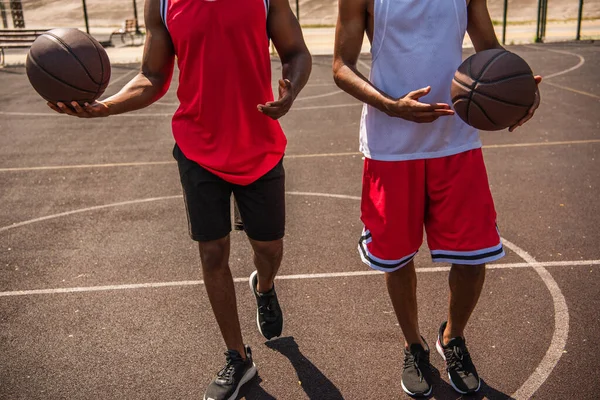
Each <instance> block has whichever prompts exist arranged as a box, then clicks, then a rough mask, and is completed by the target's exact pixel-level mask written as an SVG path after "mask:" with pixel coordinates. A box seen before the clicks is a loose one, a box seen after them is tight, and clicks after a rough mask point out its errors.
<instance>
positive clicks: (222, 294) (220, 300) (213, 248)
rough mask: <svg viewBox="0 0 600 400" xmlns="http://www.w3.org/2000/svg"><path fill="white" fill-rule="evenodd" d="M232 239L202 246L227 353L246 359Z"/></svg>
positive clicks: (204, 269)
mask: <svg viewBox="0 0 600 400" xmlns="http://www.w3.org/2000/svg"><path fill="white" fill-rule="evenodd" d="M229 243H230V242H229V235H228V236H227V237H225V238H223V239H219V240H213V241H210V242H199V248H200V260H201V262H202V274H203V276H204V285H205V287H206V293H208V298H209V300H210V304H211V306H212V309H213V312H214V314H215V318H216V319H217V323H218V324H219V328H220V329H221V334H222V335H223V339H224V340H225V345H226V346H227V349H228V350H237V351H238V352H239V353H240V354H241V355H242V357H244V358H245V357H246V352H245V349H244V341H243V339H242V331H241V328H240V320H239V317H238V312H237V303H236V298H235V287H234V285H233V277H232V276H231V270H230V269H229Z"/></svg>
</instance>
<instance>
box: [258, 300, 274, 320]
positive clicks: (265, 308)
mask: <svg viewBox="0 0 600 400" xmlns="http://www.w3.org/2000/svg"><path fill="white" fill-rule="evenodd" d="M258 312H259V313H261V314H262V316H263V317H264V319H265V320H267V321H269V322H272V321H275V320H276V319H277V315H276V312H277V306H276V305H275V296H261V297H259V306H258Z"/></svg>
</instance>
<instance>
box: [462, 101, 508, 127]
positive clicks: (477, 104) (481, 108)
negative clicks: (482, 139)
mask: <svg viewBox="0 0 600 400" xmlns="http://www.w3.org/2000/svg"><path fill="white" fill-rule="evenodd" d="M471 103H473V104H474V105H475V106H476V107H477V108H479V110H480V111H481V112H482V113H483V115H484V116H485V117H486V118H487V119H488V121H490V122H491V123H492V124H493V125H495V126H500V125H498V124H497V123H496V122H494V120H493V119H491V118H490V116H489V115H487V113H486V112H485V110H484V109H483V107H481V106H480V105H479V103H477V102H476V101H475V100H471ZM469 106H470V105H469ZM467 121H468V120H467Z"/></svg>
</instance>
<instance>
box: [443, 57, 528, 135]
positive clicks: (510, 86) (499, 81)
mask: <svg viewBox="0 0 600 400" xmlns="http://www.w3.org/2000/svg"><path fill="white" fill-rule="evenodd" d="M536 90H537V85H536V83H535V80H534V78H533V73H532V72H531V68H529V65H527V63H526V62H525V60H523V59H522V58H521V57H519V56H518V55H516V54H514V53H511V52H509V51H506V50H501V49H492V50H485V51H481V52H479V53H476V54H474V55H472V56H471V57H469V58H467V59H466V60H465V61H464V62H463V63H462V64H461V66H460V67H459V68H458V70H457V71H456V74H455V75H454V79H453V81H452V89H451V94H452V103H453V105H454V109H455V111H456V113H457V114H458V115H459V116H460V118H462V120H463V121H465V122H466V123H467V124H469V125H471V126H473V127H475V128H477V129H481V130H485V131H497V130H500V129H505V128H508V127H510V126H512V125H514V124H516V123H517V122H518V121H519V120H521V118H523V117H524V116H525V115H526V114H527V112H528V111H529V109H530V108H531V106H532V105H533V102H534V100H535V93H536Z"/></svg>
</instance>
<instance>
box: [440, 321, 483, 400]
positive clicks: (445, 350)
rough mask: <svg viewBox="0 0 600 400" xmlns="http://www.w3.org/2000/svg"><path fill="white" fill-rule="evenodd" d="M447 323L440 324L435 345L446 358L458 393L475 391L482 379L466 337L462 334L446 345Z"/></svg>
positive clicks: (450, 376) (447, 366) (450, 375)
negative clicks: (470, 353) (468, 348)
mask: <svg viewBox="0 0 600 400" xmlns="http://www.w3.org/2000/svg"><path fill="white" fill-rule="evenodd" d="M446 324H447V322H444V323H443V324H442V326H440V331H439V333H438V340H437V343H436V346H435V347H436V348H437V351H438V353H440V355H441V356H442V358H443V359H444V360H446V371H448V379H449V380H450V384H451V385H452V387H453V388H454V390H456V391H457V392H458V393H461V394H470V393H475V392H477V391H478V390H479V389H480V388H481V379H479V375H478V374H477V370H476V369H475V365H473V361H472V360H471V356H470V355H469V350H467V345H466V343H465V339H464V338H462V337H460V336H459V337H455V338H452V339H451V340H450V341H449V342H448V343H447V344H446V345H445V346H444V344H443V341H444V331H445V330H446Z"/></svg>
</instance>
